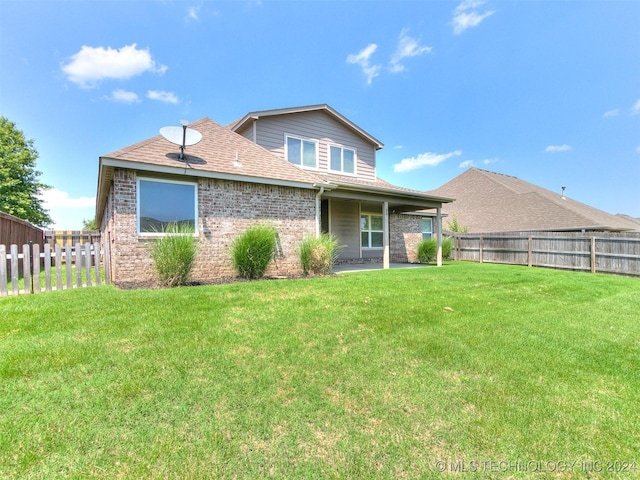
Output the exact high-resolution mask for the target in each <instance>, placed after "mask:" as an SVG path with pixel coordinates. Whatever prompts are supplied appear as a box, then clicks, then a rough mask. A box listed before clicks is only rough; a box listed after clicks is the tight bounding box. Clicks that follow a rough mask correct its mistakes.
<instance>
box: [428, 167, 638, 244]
mask: <svg viewBox="0 0 640 480" xmlns="http://www.w3.org/2000/svg"><path fill="white" fill-rule="evenodd" d="M427 193H430V194H434V195H442V196H447V197H454V198H455V199H456V201H455V202H453V203H450V204H448V205H443V208H442V211H443V212H444V213H446V214H448V215H449V216H452V215H454V214H455V215H456V217H457V220H458V223H459V224H460V225H463V226H466V227H468V228H469V232H474V233H480V232H508V231H539V230H547V231H553V230H557V231H564V230H577V231H579V230H583V229H584V230H610V231H634V230H635V231H640V223H638V221H636V220H633V219H630V218H625V217H624V216H622V215H611V214H609V213H607V212H604V211H602V210H599V209H597V208H594V207H591V206H589V205H585V204H584V203H581V202H578V201H576V200H572V199H571V198H569V197H563V196H562V195H561V194H560V193H554V192H551V191H549V190H546V189H544V188H542V187H539V186H537V185H533V184H531V183H528V182H525V181H523V180H520V179H519V178H516V177H512V176H509V175H503V174H500V173H495V172H489V171H486V170H480V169H477V168H470V169H468V170H466V171H465V172H464V173H462V174H461V175H458V176H457V177H455V178H454V179H453V180H451V181H449V182H448V183H445V184H444V185H442V186H441V187H440V188H437V189H435V190H431V191H429V192H427Z"/></svg>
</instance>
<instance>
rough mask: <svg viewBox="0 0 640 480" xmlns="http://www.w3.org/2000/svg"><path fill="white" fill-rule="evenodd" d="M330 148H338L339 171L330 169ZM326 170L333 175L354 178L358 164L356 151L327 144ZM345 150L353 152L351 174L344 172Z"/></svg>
mask: <svg viewBox="0 0 640 480" xmlns="http://www.w3.org/2000/svg"><path fill="white" fill-rule="evenodd" d="M331 148H338V149H340V170H334V169H333V168H331ZM327 150H328V151H327V154H328V155H327V160H328V161H327V168H328V170H329V171H330V172H334V173H340V174H342V175H351V176H356V174H357V172H358V170H357V164H358V151H357V150H356V149H355V148H351V147H345V146H342V145H337V144H333V143H329V144H328V145H327ZM345 150H349V151H351V152H353V172H345V171H344V151H345Z"/></svg>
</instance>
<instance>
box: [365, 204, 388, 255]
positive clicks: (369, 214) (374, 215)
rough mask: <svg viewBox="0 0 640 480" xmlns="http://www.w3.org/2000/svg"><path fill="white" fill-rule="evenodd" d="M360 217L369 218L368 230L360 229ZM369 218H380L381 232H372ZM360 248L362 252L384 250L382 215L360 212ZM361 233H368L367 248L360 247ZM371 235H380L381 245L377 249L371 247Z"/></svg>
mask: <svg viewBox="0 0 640 480" xmlns="http://www.w3.org/2000/svg"><path fill="white" fill-rule="evenodd" d="M362 217H369V226H370V227H369V230H364V229H363V228H362ZM371 217H380V219H381V220H382V229H381V230H372V229H371V225H372V222H371ZM359 220H360V248H361V249H362V250H383V249H384V218H383V215H382V214H381V213H369V212H360V219H359ZM363 232H367V233H369V245H368V246H366V247H365V246H364V245H362V233H363ZM371 233H382V243H383V244H382V245H381V246H379V247H372V246H370V245H371Z"/></svg>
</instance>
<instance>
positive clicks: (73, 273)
mask: <svg viewBox="0 0 640 480" xmlns="http://www.w3.org/2000/svg"><path fill="white" fill-rule="evenodd" d="M108 256H109V252H108V250H106V251H104V252H102V251H101V250H100V244H99V243H98V242H95V243H93V244H90V243H85V244H80V243H76V245H75V247H72V246H71V244H66V245H64V246H61V245H59V244H55V245H53V246H52V245H50V244H48V243H45V244H44V247H43V248H41V247H40V245H39V244H37V243H34V244H30V245H23V246H22V248H21V249H19V248H18V245H15V244H13V245H11V246H10V247H9V249H7V247H6V245H0V296H6V295H18V294H24V293H39V292H43V291H45V292H50V291H52V290H63V289H69V288H82V287H91V286H94V285H101V284H102V283H103V282H105V283H109V279H110V278H111V273H110V271H109V262H108V260H107V259H108ZM103 272H104V277H103ZM103 278H104V280H103Z"/></svg>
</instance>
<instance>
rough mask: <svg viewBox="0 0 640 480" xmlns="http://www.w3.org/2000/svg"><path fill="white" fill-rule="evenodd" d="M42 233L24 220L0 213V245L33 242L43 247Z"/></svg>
mask: <svg viewBox="0 0 640 480" xmlns="http://www.w3.org/2000/svg"><path fill="white" fill-rule="evenodd" d="M43 233H44V232H43V231H42V230H41V229H39V228H38V227H36V226H35V225H31V224H30V223H29V222H27V221H25V220H22V219H20V218H18V217H14V216H13V215H9V214H8V213H4V212H0V244H5V245H11V244H12V243H15V244H17V245H22V244H25V243H29V242H33V243H37V244H39V245H43V244H44V235H43Z"/></svg>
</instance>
